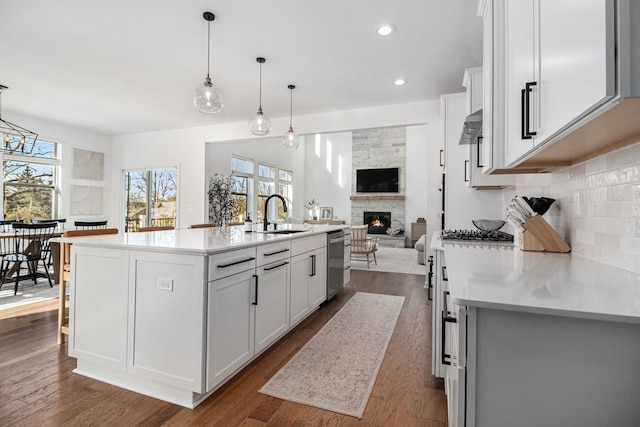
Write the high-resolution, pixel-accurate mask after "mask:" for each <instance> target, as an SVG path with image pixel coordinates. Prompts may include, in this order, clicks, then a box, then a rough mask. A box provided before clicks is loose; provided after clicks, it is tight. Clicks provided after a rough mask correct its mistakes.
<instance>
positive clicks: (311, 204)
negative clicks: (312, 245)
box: [304, 198, 320, 220]
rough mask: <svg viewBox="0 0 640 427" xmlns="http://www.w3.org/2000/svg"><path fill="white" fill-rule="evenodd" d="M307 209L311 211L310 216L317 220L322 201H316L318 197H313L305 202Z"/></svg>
mask: <svg viewBox="0 0 640 427" xmlns="http://www.w3.org/2000/svg"><path fill="white" fill-rule="evenodd" d="M304 207H305V209H307V211H308V212H309V218H310V219H312V220H317V219H318V215H319V213H320V203H319V202H316V199H315V198H313V199H311V200H310V201H308V202H307V203H305V204H304Z"/></svg>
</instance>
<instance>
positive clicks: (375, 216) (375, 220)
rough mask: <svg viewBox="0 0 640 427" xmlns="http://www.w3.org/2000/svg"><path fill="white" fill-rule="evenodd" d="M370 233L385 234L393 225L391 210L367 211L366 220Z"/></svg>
mask: <svg viewBox="0 0 640 427" xmlns="http://www.w3.org/2000/svg"><path fill="white" fill-rule="evenodd" d="M363 224H366V225H368V226H369V229H368V233H369V234H385V233H386V232H387V228H389V226H391V212H365V213H364V222H363Z"/></svg>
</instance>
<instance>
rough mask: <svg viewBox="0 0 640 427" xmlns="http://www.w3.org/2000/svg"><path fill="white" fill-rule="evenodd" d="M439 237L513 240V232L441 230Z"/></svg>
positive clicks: (446, 238)
mask: <svg viewBox="0 0 640 427" xmlns="http://www.w3.org/2000/svg"><path fill="white" fill-rule="evenodd" d="M440 238H441V239H442V240H464V241H480V242H513V234H509V233H505V232H504V231H481V230H442V232H441V234H440Z"/></svg>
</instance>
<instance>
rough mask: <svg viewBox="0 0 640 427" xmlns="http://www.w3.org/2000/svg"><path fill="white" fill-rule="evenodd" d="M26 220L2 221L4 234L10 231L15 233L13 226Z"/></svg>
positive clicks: (1, 225)
mask: <svg viewBox="0 0 640 427" xmlns="http://www.w3.org/2000/svg"><path fill="white" fill-rule="evenodd" d="M22 222H24V220H22V219H6V220H0V228H2V231H3V232H7V231H10V232H12V233H13V224H16V223H22Z"/></svg>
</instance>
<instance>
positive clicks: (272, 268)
mask: <svg viewBox="0 0 640 427" xmlns="http://www.w3.org/2000/svg"><path fill="white" fill-rule="evenodd" d="M287 264H289V263H288V262H287V261H285V262H283V263H282V264H278V265H274V266H273V267H265V268H264V271H271V270H275V269H276V268H280V267H283V266H285V265H287Z"/></svg>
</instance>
